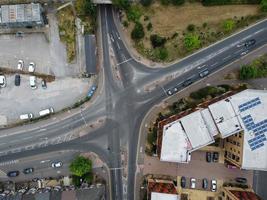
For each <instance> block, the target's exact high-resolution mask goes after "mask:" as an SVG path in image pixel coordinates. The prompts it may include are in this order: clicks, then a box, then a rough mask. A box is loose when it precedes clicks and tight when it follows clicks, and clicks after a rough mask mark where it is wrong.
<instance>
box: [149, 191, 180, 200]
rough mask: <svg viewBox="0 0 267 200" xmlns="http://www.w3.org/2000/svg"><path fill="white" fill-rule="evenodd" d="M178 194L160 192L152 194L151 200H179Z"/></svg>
mask: <svg viewBox="0 0 267 200" xmlns="http://www.w3.org/2000/svg"><path fill="white" fill-rule="evenodd" d="M179 199H180V198H179V196H178V195H177V194H165V193H158V192H151V200H179Z"/></svg>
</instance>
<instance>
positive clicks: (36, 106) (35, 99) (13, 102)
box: [0, 75, 90, 123]
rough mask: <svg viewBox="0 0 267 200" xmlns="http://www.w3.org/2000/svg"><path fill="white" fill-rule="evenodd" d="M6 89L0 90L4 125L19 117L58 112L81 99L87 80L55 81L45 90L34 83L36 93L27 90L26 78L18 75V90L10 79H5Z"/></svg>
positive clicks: (85, 90)
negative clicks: (52, 110)
mask: <svg viewBox="0 0 267 200" xmlns="http://www.w3.org/2000/svg"><path fill="white" fill-rule="evenodd" d="M6 79H7V86H6V87H5V88H1V90H0V101H1V104H0V116H2V118H6V119H7V123H11V122H15V121H17V120H19V116H20V115H21V114H23V113H33V115H34V116H37V117H38V116H39V114H38V113H39V111H40V110H42V109H46V108H49V107H53V108H54V110H55V111H56V112H57V111H60V110H61V109H63V108H65V107H68V106H70V105H73V104H74V103H75V102H77V101H78V100H80V99H82V98H84V97H85V96H86V93H87V92H88V89H89V87H90V79H79V78H57V79H56V80H55V81H54V82H51V83H47V89H43V88H42V86H41V79H37V89H35V90H32V89H31V88H30V83H29V76H27V75H21V83H20V86H15V85H14V79H15V77H14V75H12V76H6Z"/></svg>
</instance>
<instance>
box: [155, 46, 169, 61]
mask: <svg viewBox="0 0 267 200" xmlns="http://www.w3.org/2000/svg"><path fill="white" fill-rule="evenodd" d="M154 55H155V57H156V58H157V59H159V60H166V59H167V58H168V56H169V54H168V51H167V49H166V48H156V49H155V52H154Z"/></svg>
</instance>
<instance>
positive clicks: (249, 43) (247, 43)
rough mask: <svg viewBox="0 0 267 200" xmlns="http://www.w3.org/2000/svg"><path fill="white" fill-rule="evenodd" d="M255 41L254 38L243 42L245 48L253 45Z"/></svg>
mask: <svg viewBox="0 0 267 200" xmlns="http://www.w3.org/2000/svg"><path fill="white" fill-rule="evenodd" d="M255 43H256V40H255V39H252V40H248V41H246V42H245V47H246V48H248V47H251V46H253V45H254V44H255Z"/></svg>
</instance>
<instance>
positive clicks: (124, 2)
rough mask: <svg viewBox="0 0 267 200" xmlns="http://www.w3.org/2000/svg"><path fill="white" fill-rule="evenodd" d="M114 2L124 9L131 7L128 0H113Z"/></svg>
mask: <svg viewBox="0 0 267 200" xmlns="http://www.w3.org/2000/svg"><path fill="white" fill-rule="evenodd" d="M112 4H113V5H115V6H116V7H118V8H120V9H124V10H128V9H129V8H130V3H129V1H128V0H112Z"/></svg>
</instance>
